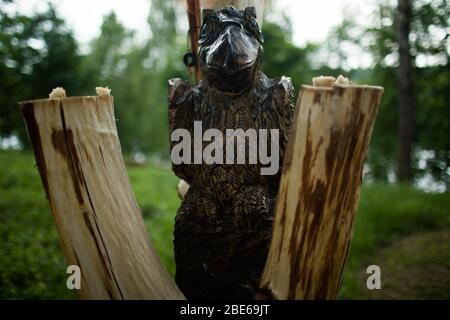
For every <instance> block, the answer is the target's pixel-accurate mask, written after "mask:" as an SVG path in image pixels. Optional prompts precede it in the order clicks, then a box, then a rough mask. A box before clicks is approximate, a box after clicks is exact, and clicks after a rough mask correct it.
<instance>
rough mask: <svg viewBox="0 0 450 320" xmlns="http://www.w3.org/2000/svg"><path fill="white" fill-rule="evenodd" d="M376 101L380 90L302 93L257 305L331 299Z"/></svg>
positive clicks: (349, 228)
mask: <svg viewBox="0 0 450 320" xmlns="http://www.w3.org/2000/svg"><path fill="white" fill-rule="evenodd" d="M382 93H383V88H381V87H369V86H348V87H347V86H333V87H320V88H319V87H312V86H303V88H302V90H301V92H300V96H299V99H298V101H297V107H296V110H295V118H294V122H293V127H292V131H291V136H290V138H289V144H288V147H287V150H286V154H285V160H284V165H283V173H282V178H281V185H280V189H279V192H278V196H277V203H276V211H275V212H276V214H275V221H274V229H273V237H272V241H271V246H270V251H269V257H268V260H267V262H266V266H265V270H264V273H263V277H262V280H261V296H260V297H265V298H273V299H335V298H336V296H337V293H338V290H339V288H340V284H341V278H342V271H343V268H344V264H345V261H346V259H347V255H348V251H349V247H350V241H351V237H352V232H353V224H354V221H355V211H356V208H357V204H358V200H359V192H360V186H361V178H362V170H363V164H364V158H365V156H366V153H367V148H368V145H369V140H370V136H371V133H372V128H373V124H374V121H375V118H376V114H377V111H378V107H379V103H380V99H381V96H382Z"/></svg>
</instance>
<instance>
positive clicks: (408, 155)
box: [396, 0, 416, 183]
mask: <svg viewBox="0 0 450 320" xmlns="http://www.w3.org/2000/svg"><path fill="white" fill-rule="evenodd" d="M410 25H411V1H410V0H398V7H397V14H396V38H397V43H398V53H399V65H398V68H397V89H398V99H399V102H398V108H399V122H398V155H397V156H398V158H397V179H398V181H399V182H405V183H409V182H410V181H411V178H412V170H411V164H412V152H413V150H412V147H413V142H414V131H415V104H416V101H415V96H414V91H413V75H412V58H411V54H410V46H409V34H410Z"/></svg>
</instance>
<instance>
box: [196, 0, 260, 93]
mask: <svg viewBox="0 0 450 320" xmlns="http://www.w3.org/2000/svg"><path fill="white" fill-rule="evenodd" d="M263 42H264V40H263V36H262V33H261V29H260V28H259V26H258V23H257V21H256V9H255V8H254V7H247V8H245V10H243V11H242V10H237V9H236V8H234V7H225V8H223V9H222V10H220V11H215V10H211V9H208V10H203V23H202V30H201V33H200V39H199V45H200V48H199V58H200V63H201V67H202V71H203V74H204V76H205V78H206V79H207V81H208V84H209V85H212V86H215V87H216V88H217V89H219V90H220V91H224V92H232V93H236V92H240V91H242V90H243V89H245V88H247V87H248V86H250V84H251V83H252V82H253V80H254V79H255V78H256V77H257V76H258V75H259V71H260V68H261V61H262V53H263V46H262V45H263Z"/></svg>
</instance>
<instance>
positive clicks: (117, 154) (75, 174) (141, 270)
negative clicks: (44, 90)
mask: <svg viewBox="0 0 450 320" xmlns="http://www.w3.org/2000/svg"><path fill="white" fill-rule="evenodd" d="M21 108H22V113H23V116H24V118H25V122H26V125H27V129H28V133H29V137H30V139H31V142H32V145H33V150H34V154H35V158H36V163H37V167H38V169H39V173H40V175H41V180H42V184H43V187H44V189H45V193H46V196H47V199H48V201H49V203H50V208H51V211H52V213H53V216H54V219H55V222H56V227H57V230H58V233H59V236H60V240H61V244H62V248H63V251H64V255H65V257H66V260H67V263H68V264H69V265H78V266H80V269H81V275H82V281H81V290H78V295H79V297H80V298H81V299H182V298H184V297H183V295H182V293H181V292H180V291H179V289H178V288H177V286H176V285H175V282H174V281H173V280H172V279H171V277H170V276H169V275H168V273H167V272H166V270H165V269H164V267H163V266H162V264H161V262H160V260H159V257H158V255H157V254H156V252H155V250H154V249H153V246H152V244H151V242H150V240H149V237H148V234H147V231H146V229H145V225H144V221H143V219H142V215H141V213H140V209H139V207H138V205H137V203H136V199H135V197H134V194H133V191H132V189H131V185H130V181H129V179H128V176H127V172H126V168H125V165H124V162H123V158H122V152H121V147H120V143H119V139H118V135H117V129H116V124H115V118H114V110H113V108H114V107H113V98H112V97H110V96H99V97H76V98H66V99H48V100H47V99H46V100H34V101H28V102H23V103H21ZM61 285H64V283H62V284H61Z"/></svg>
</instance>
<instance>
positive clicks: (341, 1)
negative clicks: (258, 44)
mask: <svg viewBox="0 0 450 320" xmlns="http://www.w3.org/2000/svg"><path fill="white" fill-rule="evenodd" d="M168 1H174V0H168ZM272 1H273V5H274V6H275V9H276V10H277V11H279V12H285V14H286V15H288V16H289V17H291V19H292V22H293V27H294V28H293V29H294V34H293V41H294V42H295V43H296V44H297V45H300V46H301V45H304V44H305V43H306V42H308V41H313V42H320V41H322V40H324V39H325V38H326V36H327V34H328V32H329V31H330V28H332V27H333V26H335V25H337V24H338V23H339V22H340V21H341V20H342V16H343V13H344V12H347V14H348V13H349V12H351V14H353V15H354V17H355V19H357V20H358V21H359V22H361V23H369V22H370V21H369V17H370V14H371V13H372V11H373V8H374V6H373V3H374V2H373V0H295V1H294V0H272ZM49 2H51V3H53V4H54V5H55V7H56V8H57V10H58V12H59V13H60V15H61V16H62V17H64V19H65V20H66V21H67V23H68V24H69V26H70V27H71V28H72V29H73V30H74V31H75V35H76V38H77V40H78V41H79V42H80V43H81V44H82V45H83V44H84V45H85V44H87V43H88V42H89V41H90V40H91V39H92V38H94V37H95V36H97V35H98V33H99V31H100V25H101V22H102V18H103V16H104V15H106V14H108V13H109V12H110V11H112V10H113V11H115V12H116V14H117V16H118V18H119V20H120V21H121V22H122V23H123V24H124V25H125V26H126V27H128V28H131V29H135V30H137V31H138V35H140V36H141V37H144V36H146V35H148V26H147V23H146V19H147V15H148V12H149V8H150V1H149V0H50V1H49ZM17 3H18V5H19V8H20V10H21V11H22V12H24V13H31V12H33V11H35V10H45V8H46V3H47V1H45V0H18V1H17ZM186 24H187V18H186ZM349 55H354V56H355V65H364V64H366V63H364V61H362V60H363V58H362V57H360V55H359V54H358V53H356V52H353V53H352V52H349ZM358 60H361V61H358Z"/></svg>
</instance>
